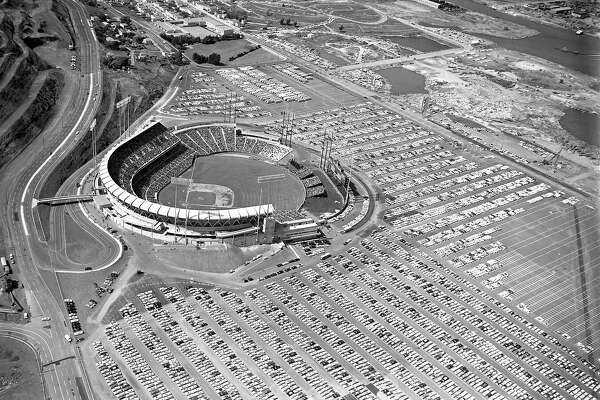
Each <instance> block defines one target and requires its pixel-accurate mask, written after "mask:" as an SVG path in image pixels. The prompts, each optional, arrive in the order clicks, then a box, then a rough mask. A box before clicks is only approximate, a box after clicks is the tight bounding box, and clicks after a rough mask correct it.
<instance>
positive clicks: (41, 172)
mask: <svg viewBox="0 0 600 400" xmlns="http://www.w3.org/2000/svg"><path fill="white" fill-rule="evenodd" d="M64 3H65V5H66V6H67V7H68V9H69V10H70V12H71V16H72V22H73V28H74V30H75V32H76V37H78V38H79V41H78V43H77V45H78V50H79V58H80V60H81V80H80V83H79V89H78V91H77V92H76V93H73V95H72V96H70V98H68V99H64V101H68V104H67V107H66V109H67V110H69V113H66V115H65V116H63V117H62V121H58V119H56V120H53V121H52V123H51V124H49V125H48V126H47V127H46V129H45V130H44V131H43V132H42V133H41V134H40V135H39V136H38V137H37V138H36V139H35V140H34V141H33V143H31V144H30V145H29V146H28V147H27V148H26V149H25V150H24V151H23V152H22V153H21V154H20V155H19V157H17V158H16V159H15V160H14V161H13V162H11V163H10V164H8V165H7V166H6V167H5V168H3V170H2V171H0V187H1V188H2V190H1V191H0V226H1V227H2V235H3V236H2V237H3V240H4V242H5V243H6V244H7V245H6V247H7V249H8V250H9V251H11V252H12V253H13V254H15V257H16V260H17V265H16V267H15V269H16V270H17V272H18V273H19V279H20V282H21V283H23V284H24V286H25V289H26V296H27V303H28V305H29V308H30V312H31V321H30V322H29V323H28V324H27V325H25V326H22V325H8V324H1V325H0V332H1V333H2V334H3V335H7V334H9V335H19V337H20V338H21V339H22V340H25V341H27V342H28V343H30V344H32V345H34V347H35V346H37V349H38V354H39V356H40V359H41V362H42V363H48V362H52V361H56V360H57V359H63V358H65V357H67V359H66V360H64V361H61V362H60V363H59V364H55V365H54V367H52V372H51V374H49V375H48V374H45V378H46V385H45V386H46V394H47V396H48V397H49V398H51V399H61V400H66V399H79V398H81V396H80V394H79V389H78V387H77V384H76V382H75V377H81V376H86V375H85V374H83V371H82V370H81V367H80V363H79V362H78V360H77V359H76V358H75V355H76V354H77V353H76V352H75V348H74V345H72V344H69V343H67V342H66V341H65V339H64V335H65V334H70V333H71V332H70V331H69V329H68V327H67V323H66V321H65V314H64V313H65V308H64V305H63V304H62V299H61V297H62V295H61V294H60V293H55V292H56V290H55V291H54V293H53V291H52V290H51V289H50V288H54V287H55V286H56V282H46V281H45V279H48V276H49V275H48V274H46V275H44V276H42V274H41V273H40V270H39V267H40V266H41V265H43V263H44V261H43V260H46V259H47V251H46V250H45V249H44V244H43V243H40V242H39V240H38V236H37V233H36V229H35V227H34V223H33V218H34V213H33V209H32V199H33V198H34V197H36V196H37V193H39V190H40V189H41V187H42V185H43V182H44V181H45V179H46V178H47V176H48V174H49V172H51V171H52V170H53V167H54V166H55V165H56V164H57V163H58V162H59V161H60V160H61V159H62V157H64V156H65V155H66V154H68V152H69V151H70V149H71V148H73V147H74V146H77V140H76V135H75V133H76V132H77V131H85V130H87V129H88V127H89V124H90V122H91V121H92V119H93V116H94V114H95V111H96V109H97V108H98V106H99V104H100V101H101V99H100V96H94V93H95V91H96V90H97V88H99V87H101V80H102V76H101V72H100V56H99V50H98V44H97V42H96V38H95V35H94V33H93V32H92V29H91V26H90V25H89V23H88V21H87V19H86V14H85V10H84V8H83V6H82V5H81V4H80V3H78V2H76V1H73V0H64ZM61 126H62V127H68V128H67V129H66V130H65V131H63V130H62V129H61V128H60V127H61ZM69 128H71V129H69ZM82 136H83V135H82ZM43 143H45V144H46V147H45V148H44V145H43ZM49 149H54V150H53V151H51V152H50V154H48V153H47V152H48V151H49ZM40 260H42V261H40ZM50 276H51V275H50ZM50 280H51V279H50ZM59 291H60V290H59ZM42 315H44V316H49V317H51V321H49V322H42V321H41V316H42ZM46 324H47V325H46ZM42 326H49V328H43V327H42ZM71 357H73V358H71ZM48 376H50V377H48ZM84 386H85V387H86V392H87V396H86V397H87V398H89V399H94V394H93V392H91V391H90V390H89V384H87V383H86V382H85V381H84Z"/></svg>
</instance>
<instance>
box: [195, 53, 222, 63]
mask: <svg viewBox="0 0 600 400" xmlns="http://www.w3.org/2000/svg"><path fill="white" fill-rule="evenodd" d="M192 60H194V62H195V63H196V64H212V65H223V64H222V63H221V55H220V54H218V53H210V54H209V55H208V57H207V56H205V55H202V54H198V53H194V55H193V56H192Z"/></svg>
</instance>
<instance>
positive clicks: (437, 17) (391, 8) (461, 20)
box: [376, 1, 537, 39]
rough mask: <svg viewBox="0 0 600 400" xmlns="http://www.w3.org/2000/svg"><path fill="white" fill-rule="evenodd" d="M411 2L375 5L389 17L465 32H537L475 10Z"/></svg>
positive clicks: (513, 35)
mask: <svg viewBox="0 0 600 400" xmlns="http://www.w3.org/2000/svg"><path fill="white" fill-rule="evenodd" d="M408 3H412V4H408ZM413 4H415V3H413V2H407V1H398V2H394V3H381V4H377V5H376V7H377V8H378V9H380V10H382V11H384V12H385V13H386V14H388V15H389V16H391V17H397V18H404V19H406V20H408V21H410V22H413V23H418V24H422V25H425V26H439V27H457V28H460V29H462V30H464V31H466V32H473V33H484V34H488V35H493V36H497V37H503V38H508V39H518V38H523V37H528V36H533V35H535V34H536V33H537V32H536V31H534V30H532V29H529V28H526V27H524V26H521V25H518V24H514V23H512V22H509V21H503V20H499V19H496V18H492V17H489V16H486V15H483V14H479V13H475V12H470V11H469V12H463V13H458V14H455V13H448V12H443V11H439V10H437V9H435V8H428V7H425V6H420V7H415V6H413Z"/></svg>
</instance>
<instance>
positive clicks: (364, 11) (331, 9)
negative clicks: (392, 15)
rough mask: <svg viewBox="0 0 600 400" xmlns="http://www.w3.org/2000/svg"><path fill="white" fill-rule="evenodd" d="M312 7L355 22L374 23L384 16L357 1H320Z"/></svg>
mask: <svg viewBox="0 0 600 400" xmlns="http://www.w3.org/2000/svg"><path fill="white" fill-rule="evenodd" d="M311 8H312V9H315V10H319V11H322V12H323V13H326V14H330V15H335V16H338V17H343V18H347V19H348V20H351V21H355V22H365V23H373V22H377V21H379V20H381V19H383V18H384V17H382V16H381V15H380V14H378V13H377V12H376V11H375V10H373V9H371V8H369V7H365V6H363V5H361V4H357V3H339V2H336V3H322V2H319V3H317V4H314V5H312V6H311Z"/></svg>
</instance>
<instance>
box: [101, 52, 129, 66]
mask: <svg viewBox="0 0 600 400" xmlns="http://www.w3.org/2000/svg"><path fill="white" fill-rule="evenodd" d="M102 63H103V64H104V65H106V66H107V67H108V68H111V69H120V68H123V67H127V66H129V57H127V56H114V55H107V56H106V57H104V59H103V60H102Z"/></svg>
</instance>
